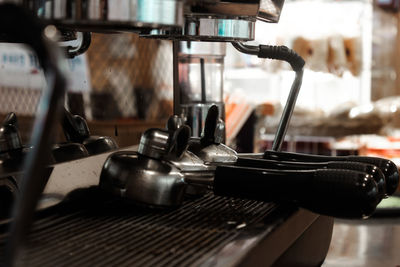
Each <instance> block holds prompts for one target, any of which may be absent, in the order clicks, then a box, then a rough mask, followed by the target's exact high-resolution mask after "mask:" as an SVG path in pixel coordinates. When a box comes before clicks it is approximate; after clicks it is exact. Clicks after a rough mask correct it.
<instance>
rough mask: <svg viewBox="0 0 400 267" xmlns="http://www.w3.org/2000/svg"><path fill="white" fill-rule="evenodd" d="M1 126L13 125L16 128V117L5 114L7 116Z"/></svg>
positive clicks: (11, 114) (12, 113)
mask: <svg viewBox="0 0 400 267" xmlns="http://www.w3.org/2000/svg"><path fill="white" fill-rule="evenodd" d="M2 124H3V126H6V125H13V126H15V127H16V128H18V119H17V115H15V113H14V112H10V113H8V114H7V116H6V117H5V118H4V120H3V123H2Z"/></svg>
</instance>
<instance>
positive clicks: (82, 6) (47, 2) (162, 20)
mask: <svg viewBox="0 0 400 267" xmlns="http://www.w3.org/2000/svg"><path fill="white" fill-rule="evenodd" d="M28 2H29V3H28V6H29V8H30V9H31V10H33V11H34V13H36V14H37V16H38V17H40V18H42V19H44V20H45V21H46V22H48V23H52V24H55V25H57V26H60V27H66V28H72V29H75V30H85V31H119V30H123V31H139V30H140V29H143V28H148V29H154V28H165V27H167V28H170V27H182V25H183V19H182V18H183V1H182V0H146V1H142V0H124V1H108V0H44V1H35V0H30V1H28Z"/></svg>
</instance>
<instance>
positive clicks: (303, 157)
mask: <svg viewBox="0 0 400 267" xmlns="http://www.w3.org/2000/svg"><path fill="white" fill-rule="evenodd" d="M263 157H264V158H265V159H274V160H284V161H296V162H297V161H302V162H327V161H355V162H361V163H368V164H372V165H375V166H377V167H378V168H379V169H380V170H381V171H382V173H383V175H384V176H385V180H386V193H387V194H388V195H392V194H393V193H394V192H395V191H396V189H397V187H398V184H399V171H398V169H397V166H396V164H394V163H393V162H392V161H391V160H388V159H384V158H378V157H365V156H338V157H333V156H320V155H310V154H301V153H292V152H277V151H272V150H267V151H265V152H264V156H263Z"/></svg>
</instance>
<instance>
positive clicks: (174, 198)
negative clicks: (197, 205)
mask: <svg viewBox="0 0 400 267" xmlns="http://www.w3.org/2000/svg"><path fill="white" fill-rule="evenodd" d="M115 159H118V160H119V161H118V162H117V161H114V160H115ZM125 162H128V164H129V167H128V168H127V165H125V164H124V163H125ZM110 174H111V175H112V177H111V176H110V177H111V179H118V181H116V180H113V183H114V184H116V185H119V186H121V189H120V195H121V196H122V197H124V198H126V199H128V200H129V201H133V202H138V203H142V204H145V205H150V206H152V205H154V206H161V207H162V206H167V207H170V206H177V205H180V204H181V203H182V201H183V195H184V192H185V189H186V183H185V182H184V176H183V175H182V174H181V173H180V170H179V169H177V168H176V167H174V166H173V165H172V164H169V163H167V162H164V161H160V160H155V159H151V158H147V157H143V156H140V155H138V154H137V153H126V152H123V153H120V154H114V157H111V158H109V159H108V160H107V161H106V163H105V164H104V168H103V172H102V174H101V176H100V177H101V178H100V185H101V183H102V179H103V178H104V179H107V175H110ZM103 188H104V187H103Z"/></svg>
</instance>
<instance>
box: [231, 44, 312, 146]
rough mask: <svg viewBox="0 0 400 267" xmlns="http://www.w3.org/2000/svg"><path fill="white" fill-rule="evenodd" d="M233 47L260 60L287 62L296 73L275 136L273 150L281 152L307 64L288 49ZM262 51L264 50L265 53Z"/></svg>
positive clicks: (242, 45) (243, 45) (240, 45)
mask: <svg viewBox="0 0 400 267" xmlns="http://www.w3.org/2000/svg"><path fill="white" fill-rule="evenodd" d="M232 45H233V47H235V48H236V50H238V51H239V52H241V53H245V54H250V55H256V56H258V57H260V58H271V59H278V60H285V61H287V62H288V63H290V65H291V66H292V68H293V69H294V70H295V72H296V77H295V79H294V82H293V84H292V88H291V89H290V92H289V96H288V99H287V101H286V105H285V108H284V110H283V113H282V116H281V120H280V122H279V125H278V129H277V131H276V134H275V138H274V142H273V144H272V150H274V151H279V150H281V148H282V144H283V141H284V139H285V135H286V132H287V129H288V128H289V122H290V119H291V117H292V114H293V110H294V107H295V105H296V100H297V96H298V95H299V91H300V87H301V83H302V80H303V66H304V63H305V62H304V60H303V59H302V58H301V57H300V56H299V55H297V54H296V52H294V51H293V50H290V49H288V48H287V47H276V46H275V47H272V46H250V45H245V44H242V43H240V42H232ZM261 49H263V51H262V50H261Z"/></svg>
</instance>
